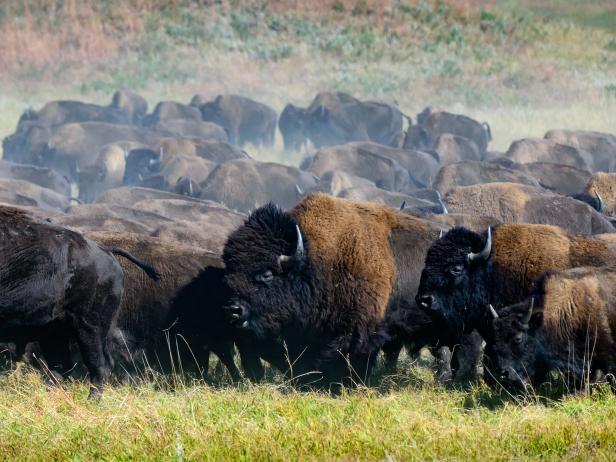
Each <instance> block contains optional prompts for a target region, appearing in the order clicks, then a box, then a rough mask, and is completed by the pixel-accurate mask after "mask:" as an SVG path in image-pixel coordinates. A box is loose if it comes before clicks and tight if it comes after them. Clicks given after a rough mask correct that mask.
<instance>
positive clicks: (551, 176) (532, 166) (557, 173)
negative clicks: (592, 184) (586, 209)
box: [509, 162, 591, 196]
mask: <svg viewBox="0 0 616 462" xmlns="http://www.w3.org/2000/svg"><path fill="white" fill-rule="evenodd" d="M509 168H511V169H512V170H516V171H519V172H523V173H525V174H526V175H530V176H532V177H534V178H536V179H537V181H538V182H539V184H540V185H541V186H542V187H543V188H545V189H549V190H550V191H552V192H555V193H556V194H562V195H563V196H571V195H573V194H578V193H580V192H581V191H582V190H583V189H584V186H586V184H587V183H588V181H589V180H590V176H591V173H590V172H589V171H588V170H582V169H579V168H577V167H573V166H572V165H565V164H554V163H551V162H528V163H525V164H518V163H516V162H512V164H511V166H510V167H509Z"/></svg>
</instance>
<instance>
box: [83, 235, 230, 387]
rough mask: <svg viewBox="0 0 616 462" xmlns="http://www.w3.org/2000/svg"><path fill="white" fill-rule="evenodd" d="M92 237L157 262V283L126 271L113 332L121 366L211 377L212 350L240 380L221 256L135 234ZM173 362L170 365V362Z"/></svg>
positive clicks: (112, 340) (112, 342)
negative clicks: (224, 308) (226, 309)
mask: <svg viewBox="0 0 616 462" xmlns="http://www.w3.org/2000/svg"><path fill="white" fill-rule="evenodd" d="M89 237H90V239H92V240H94V241H95V242H98V243H100V244H102V245H105V246H111V247H121V248H123V249H126V250H128V251H129V252H131V253H134V254H136V255H139V256H140V257H141V258H144V259H147V260H148V261H155V262H158V264H157V269H158V273H159V279H158V281H157V282H154V281H151V280H149V279H148V278H144V277H143V275H142V274H140V272H139V271H138V270H137V269H136V268H135V267H134V266H133V265H128V264H125V263H124V262H120V264H121V265H122V269H123V270H124V296H123V298H122V303H121V304H120V307H119V309H118V314H117V321H116V323H115V324H114V326H113V328H112V331H111V333H110V348H111V353H112V354H113V356H114V358H116V359H117V360H118V367H121V368H125V369H126V370H128V371H130V370H132V369H133V367H134V366H140V367H148V366H151V367H155V368H156V367H157V366H162V367H163V369H164V370H165V371H170V370H172V367H174V366H175V367H176V368H180V367H181V368H182V369H184V370H185V371H188V370H196V371H197V372H198V373H201V374H203V375H205V374H207V369H208V362H209V361H208V360H209V351H210V350H211V351H212V352H214V353H215V354H216V355H217V356H218V357H219V358H220V360H221V361H222V363H223V364H224V365H225V366H226V367H227V369H228V371H229V373H230V374H231V376H232V378H233V379H234V380H238V379H239V378H240V374H239V371H238V370H237V367H236V366H235V363H234V362H233V356H234V350H233V337H232V333H233V330H232V329H231V326H230V325H229V324H228V323H227V322H226V319H225V318H224V316H223V311H222V306H223V305H222V304H223V301H224V292H223V291H222V290H221V282H222V275H223V270H222V261H221V259H220V257H219V256H217V255H216V254H212V253H209V252H206V251H203V250H200V249H199V248H195V247H191V246H187V245H184V244H181V243H179V242H176V241H169V240H162V239H156V238H152V237H147V236H141V235H138V234H131V233H112V232H95V233H90V234H89ZM170 357H172V358H173V362H172V363H170V360H171V358H170Z"/></svg>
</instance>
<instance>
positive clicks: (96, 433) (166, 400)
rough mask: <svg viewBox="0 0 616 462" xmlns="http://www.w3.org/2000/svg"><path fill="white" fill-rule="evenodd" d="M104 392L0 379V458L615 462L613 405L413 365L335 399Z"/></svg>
mask: <svg viewBox="0 0 616 462" xmlns="http://www.w3.org/2000/svg"><path fill="white" fill-rule="evenodd" d="M168 382H169V380H167V381H164V380H163V383H162V384H161V383H157V382H156V381H153V382H149V383H146V384H144V385H141V386H138V387H129V386H114V387H108V388H107V389H106V391H105V394H104V396H103V398H102V400H101V402H99V403H92V402H89V401H88V400H87V387H86V386H84V385H83V384H81V383H78V382H74V383H71V384H69V385H67V386H65V387H62V388H58V387H54V388H49V387H46V386H45V385H44V384H43V383H42V382H41V379H40V377H39V376H38V375H36V374H35V373H32V372H27V371H24V370H19V371H17V372H13V373H12V374H8V375H3V376H1V377H0V390H1V392H0V458H2V460H45V461H49V460H96V459H106V460H395V461H398V460H399V461H406V460H512V459H514V460H524V459H528V460H531V459H532V460H536V459H538V458H541V459H543V460H562V459H565V460H591V459H592V460H613V454H614V451H616V438H615V434H616V398H615V397H614V395H612V394H611V393H610V392H609V391H606V390H601V389H599V390H595V391H594V392H593V393H591V394H584V395H581V396H578V397H570V398H565V399H561V400H558V401H550V400H546V399H538V398H533V399H528V398H527V399H525V400H523V401H521V400H520V399H515V398H512V397H509V396H507V395H504V396H500V395H496V394H494V393H493V392H490V391H489V390H487V389H486V388H484V387H478V388H475V389H473V390H471V391H455V390H446V389H444V388H441V387H436V388H435V387H434V384H433V382H432V380H431V379H430V375H429V373H428V370H427V369H421V368H418V367H413V368H410V369H409V370H408V371H407V372H405V373H404V374H401V375H399V376H396V377H394V378H391V379H385V380H384V382H383V385H381V387H380V388H359V389H356V390H353V391H349V392H346V393H343V395H342V396H341V397H331V396H329V395H326V394H323V393H315V392H298V391H294V390H292V389H290V388H288V387H286V386H285V385H284V384H277V385H276V384H269V385H262V386H253V385H250V384H248V383H244V384H240V385H237V386H230V385H224V384H223V385H220V384H219V385H216V386H211V385H210V386H208V385H206V384H203V383H196V384H185V383H182V381H178V382H175V383H173V384H170V383H168Z"/></svg>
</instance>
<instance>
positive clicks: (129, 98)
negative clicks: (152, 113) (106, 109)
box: [110, 90, 148, 125]
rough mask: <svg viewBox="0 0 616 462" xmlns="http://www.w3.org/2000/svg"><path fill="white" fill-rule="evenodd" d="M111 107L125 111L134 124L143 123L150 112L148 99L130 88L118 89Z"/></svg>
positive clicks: (112, 99)
mask: <svg viewBox="0 0 616 462" xmlns="http://www.w3.org/2000/svg"><path fill="white" fill-rule="evenodd" d="M110 107H112V108H114V109H117V110H119V111H122V112H124V113H125V114H126V115H127V117H128V120H129V121H130V123H132V124H133V125H141V122H142V120H143V118H144V117H145V115H146V114H147V112H148V102H147V101H146V99H145V98H144V97H143V96H141V95H138V94H137V93H134V92H132V91H130V90H117V91H116V92H115V93H114V94H113V96H112V98H111V106H110Z"/></svg>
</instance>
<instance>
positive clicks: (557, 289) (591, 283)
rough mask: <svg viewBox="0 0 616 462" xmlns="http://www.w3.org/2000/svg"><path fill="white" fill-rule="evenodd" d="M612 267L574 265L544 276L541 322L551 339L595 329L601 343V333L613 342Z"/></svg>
mask: <svg viewBox="0 0 616 462" xmlns="http://www.w3.org/2000/svg"><path fill="white" fill-rule="evenodd" d="M615 270H616V268H615V267H614V266H612V267H611V268H601V269H597V268H576V269H573V270H570V271H567V272H565V273H561V274H554V275H549V276H547V277H546V278H545V280H544V281H543V287H542V293H543V294H544V296H543V303H542V307H543V326H544V329H545V332H546V334H547V336H548V337H549V338H550V339H551V340H553V341H557V342H567V341H568V340H573V339H574V338H584V337H586V336H587V335H588V334H589V333H590V334H591V335H592V336H594V335H595V333H596V335H597V340H598V341H599V343H605V342H604V340H605V339H604V337H605V338H606V339H610V340H609V342H610V343H614V342H616V331H614V328H616V271H615ZM606 314H607V316H606ZM612 332H614V333H612Z"/></svg>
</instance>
